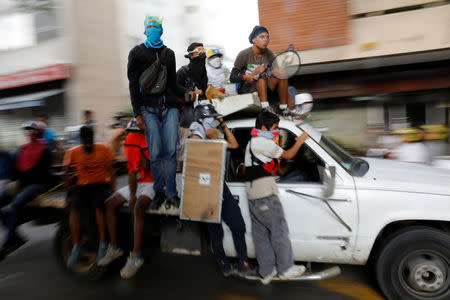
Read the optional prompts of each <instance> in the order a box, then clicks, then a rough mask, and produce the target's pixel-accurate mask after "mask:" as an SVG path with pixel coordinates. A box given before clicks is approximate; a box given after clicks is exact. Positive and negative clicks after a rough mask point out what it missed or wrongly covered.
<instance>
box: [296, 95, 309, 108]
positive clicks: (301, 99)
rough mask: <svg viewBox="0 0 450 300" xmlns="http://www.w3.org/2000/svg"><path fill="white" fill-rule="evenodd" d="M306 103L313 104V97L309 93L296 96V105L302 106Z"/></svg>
mask: <svg viewBox="0 0 450 300" xmlns="http://www.w3.org/2000/svg"><path fill="white" fill-rule="evenodd" d="M306 102H313V97H312V96H311V94H309V93H301V94H297V95H295V105H302V104H303V103H306Z"/></svg>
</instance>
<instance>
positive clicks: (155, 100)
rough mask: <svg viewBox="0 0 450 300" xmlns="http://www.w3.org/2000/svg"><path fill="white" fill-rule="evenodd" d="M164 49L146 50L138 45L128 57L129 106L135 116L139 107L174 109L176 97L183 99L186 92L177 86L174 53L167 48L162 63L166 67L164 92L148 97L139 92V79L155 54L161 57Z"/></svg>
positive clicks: (154, 58) (153, 59) (152, 60)
mask: <svg viewBox="0 0 450 300" xmlns="http://www.w3.org/2000/svg"><path fill="white" fill-rule="evenodd" d="M164 47H165V46H164ZM164 47H161V48H159V49H156V48H147V47H146V46H145V45H144V44H140V45H138V46H136V47H134V48H133V49H132V50H131V51H130V54H129V55H128V72H127V73H128V81H129V88H130V98H131V105H132V106H133V110H134V113H135V115H140V114H141V106H151V107H157V108H163V107H169V108H175V107H177V105H178V97H179V98H184V94H185V93H186V90H185V89H184V88H183V87H181V86H179V85H178V84H177V76H176V72H175V65H176V64H175V53H174V52H173V51H172V50H171V49H169V48H167V53H166V59H165V60H164V61H163V63H164V64H165V65H166V66H167V87H166V90H165V91H164V92H163V93H162V94H158V95H150V94H147V93H146V92H144V91H143V90H141V88H140V86H139V77H140V76H141V74H142V73H143V72H144V71H145V70H146V69H147V68H148V67H149V66H150V65H151V64H152V63H153V62H154V61H155V60H156V52H158V57H160V56H161V51H162V49H164Z"/></svg>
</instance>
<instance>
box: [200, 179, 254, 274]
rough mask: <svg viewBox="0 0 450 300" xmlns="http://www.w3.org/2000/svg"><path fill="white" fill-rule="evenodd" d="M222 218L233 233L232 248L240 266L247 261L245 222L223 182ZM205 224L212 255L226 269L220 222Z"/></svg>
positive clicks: (228, 267)
mask: <svg viewBox="0 0 450 300" xmlns="http://www.w3.org/2000/svg"><path fill="white" fill-rule="evenodd" d="M222 220H223V221H224V222H225V224H227V225H228V227H230V230H231V233H232V234H233V242H234V248H235V249H236V252H237V255H238V258H239V266H240V267H241V266H242V264H243V262H247V261H248V258H247V244H246V242H245V223H244V218H242V214H241V209H240V208H239V205H238V203H237V202H236V200H234V198H233V195H232V194H231V192H230V190H229V189H228V186H227V185H226V184H225V183H224V185H223V201H222ZM207 226H208V231H209V236H210V238H211V244H212V248H213V252H214V257H215V258H216V261H217V263H218V264H219V267H220V268H221V269H222V271H228V270H229V269H230V267H231V266H230V262H229V261H228V259H227V257H226V256H225V251H224V249H223V228H222V224H221V223H220V224H216V223H208V224H207Z"/></svg>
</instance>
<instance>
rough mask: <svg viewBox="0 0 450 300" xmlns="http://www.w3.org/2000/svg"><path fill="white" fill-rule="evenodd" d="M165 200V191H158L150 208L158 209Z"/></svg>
mask: <svg viewBox="0 0 450 300" xmlns="http://www.w3.org/2000/svg"><path fill="white" fill-rule="evenodd" d="M165 200H166V195H164V192H161V191H160V192H156V194H155V197H153V200H152V202H150V209H152V210H158V209H159V208H160V207H161V205H162V204H163V203H164V201H165Z"/></svg>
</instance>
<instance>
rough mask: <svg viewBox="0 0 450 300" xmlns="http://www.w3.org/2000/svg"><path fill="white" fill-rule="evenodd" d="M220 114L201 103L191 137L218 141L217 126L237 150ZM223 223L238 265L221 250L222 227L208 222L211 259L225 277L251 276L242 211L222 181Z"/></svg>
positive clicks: (196, 110)
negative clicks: (230, 238) (232, 244)
mask: <svg viewBox="0 0 450 300" xmlns="http://www.w3.org/2000/svg"><path fill="white" fill-rule="evenodd" d="M220 117H221V115H220V114H219V113H217V111H216V110H215V109H214V106H212V104H209V103H202V104H200V105H198V106H197V107H196V108H195V110H194V118H195V120H196V121H195V122H194V123H192V124H191V126H190V129H191V133H192V134H191V136H190V138H193V139H202V140H206V139H210V140H211V139H220V134H219V130H218V129H217V128H218V127H220V128H221V129H222V130H223V133H224V135H225V140H226V141H227V148H228V149H237V148H238V147H239V145H238V142H237V141H236V138H235V137H234V135H233V133H232V132H231V130H230V129H229V128H228V127H227V125H226V124H225V122H224V121H223V119H222V118H220ZM222 220H223V221H224V222H225V223H226V224H227V225H228V227H229V228H230V230H231V232H232V235H233V242H234V247H235V249H236V253H237V256H238V258H239V262H238V266H237V267H236V268H234V267H233V266H232V265H231V264H230V262H229V260H228V258H227V257H226V255H225V251H224V248H223V228H222V224H221V223H219V224H216V223H207V227H208V231H209V235H210V239H211V245H212V249H213V253H214V257H215V258H216V261H217V263H218V265H219V267H220V270H221V271H222V273H223V275H224V276H225V277H228V276H230V275H232V274H235V275H237V276H240V277H245V276H247V275H251V274H252V273H253V272H254V270H253V268H252V267H251V265H250V264H249V262H248V257H247V244H246V242H245V222H244V219H243V217H242V213H241V209H240V208H239V205H238V203H237V202H236V200H235V199H234V198H233V195H232V194H231V192H230V189H229V188H228V186H227V185H226V183H225V182H224V184H223V201H222Z"/></svg>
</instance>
